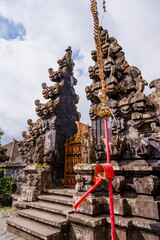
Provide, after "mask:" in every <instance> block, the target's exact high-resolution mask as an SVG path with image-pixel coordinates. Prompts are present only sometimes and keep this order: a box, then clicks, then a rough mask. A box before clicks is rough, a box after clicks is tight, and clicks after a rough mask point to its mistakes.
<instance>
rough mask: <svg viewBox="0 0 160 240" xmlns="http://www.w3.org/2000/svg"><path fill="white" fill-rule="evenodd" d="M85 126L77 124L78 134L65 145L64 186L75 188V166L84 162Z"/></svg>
mask: <svg viewBox="0 0 160 240" xmlns="http://www.w3.org/2000/svg"><path fill="white" fill-rule="evenodd" d="M85 126H86V125H85V124H83V123H79V122H78V123H77V127H78V133H77V134H75V135H74V136H73V137H71V138H70V139H67V141H66V143H65V170H64V186H65V187H75V185H76V180H75V175H76V173H75V171H74V166H75V165H76V164H77V163H82V162H83V157H82V143H81V141H82V138H83V131H84V128H85Z"/></svg>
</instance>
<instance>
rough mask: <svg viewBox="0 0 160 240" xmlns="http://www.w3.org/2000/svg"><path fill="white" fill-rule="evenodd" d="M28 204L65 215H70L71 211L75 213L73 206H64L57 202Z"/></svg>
mask: <svg viewBox="0 0 160 240" xmlns="http://www.w3.org/2000/svg"><path fill="white" fill-rule="evenodd" d="M27 206H28V207H30V208H34V209H40V210H43V211H47V212H51V213H55V214H60V215H63V216H68V214H69V213H73V212H74V210H73V207H70V206H66V205H65V206H64V205H61V204H57V203H49V202H30V203H27Z"/></svg>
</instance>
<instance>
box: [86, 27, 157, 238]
mask: <svg viewBox="0 0 160 240" xmlns="http://www.w3.org/2000/svg"><path fill="white" fill-rule="evenodd" d="M100 32H101V46H102V52H103V66H104V74H105V85H106V86H105V87H106V96H107V105H108V107H109V108H110V109H111V111H112V114H113V117H112V119H111V136H110V138H111V139H110V155H111V164H112V165H113V167H114V171H115V176H116V177H115V178H114V179H113V182H112V183H113V193H114V196H113V199H114V210H115V214H116V216H115V219H116V221H115V223H116V234H117V236H116V237H117V239H119V240H124V239H126V240H130V239H153V240H154V239H159V237H158V236H159V233H160V230H159V226H160V224H159V221H160V188H159V186H160V177H159V170H160V105H159V104H160V79H156V80H153V81H151V83H150V84H149V87H150V88H154V89H155V90H154V91H153V92H152V93H151V94H150V95H148V96H146V95H145V94H144V88H145V86H146V85H148V83H147V81H146V80H144V79H143V77H142V75H141V72H140V70H139V69H138V68H137V67H133V66H129V64H128V63H127V61H126V59H125V54H124V52H123V51H122V47H121V46H120V45H119V44H118V42H117V40H116V39H115V38H114V37H109V34H108V32H107V30H103V29H102V28H101V29H100ZM91 55H92V59H93V60H94V61H95V65H94V66H92V67H89V76H90V78H91V79H92V84H91V85H90V86H87V87H86V96H87V99H88V100H90V101H91V107H90V110H89V113H90V118H91V121H92V127H93V131H94V134H95V138H96V143H97V146H96V152H97V160H100V161H104V160H105V161H106V154H105V139H104V138H105V134H104V122H103V121H104V120H103V119H100V118H99V117H98V116H97V115H96V114H95V112H94V111H95V107H96V106H97V108H98V106H99V104H100V100H99V99H98V92H99V90H100V88H101V85H100V79H99V76H98V71H99V70H98V65H97V56H96V51H92V52H91ZM101 136H103V137H101ZM84 187H85V186H84ZM102 195H103V193H102ZM103 200H104V206H106V203H107V202H108V197H106V196H105V197H103ZM105 212H108V213H109V208H108V209H106V210H105ZM128 219H130V221H131V222H130V223H132V224H131V225H130V226H129V224H128V225H126V226H125V227H124V222H126V221H128ZM135 219H136V222H135ZM151 222H152V223H153V225H152V224H151ZM148 223H150V224H148ZM147 224H148V225H147ZM107 233H110V230H109V224H107ZM108 237H110V236H108ZM103 239H104V238H103Z"/></svg>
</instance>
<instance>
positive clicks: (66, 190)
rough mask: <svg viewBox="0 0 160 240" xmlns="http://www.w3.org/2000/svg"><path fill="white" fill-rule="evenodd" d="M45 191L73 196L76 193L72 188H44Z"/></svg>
mask: <svg viewBox="0 0 160 240" xmlns="http://www.w3.org/2000/svg"><path fill="white" fill-rule="evenodd" d="M45 193H49V194H53V195H61V196H66V197H73V196H74V195H75V193H76V190H75V189H74V188H61V189H55V188H54V189H46V190H45Z"/></svg>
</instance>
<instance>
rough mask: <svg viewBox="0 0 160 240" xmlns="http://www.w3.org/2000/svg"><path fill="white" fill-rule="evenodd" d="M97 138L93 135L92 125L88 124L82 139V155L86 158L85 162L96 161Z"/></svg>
mask: <svg viewBox="0 0 160 240" xmlns="http://www.w3.org/2000/svg"><path fill="white" fill-rule="evenodd" d="M95 145H96V143H95V138H94V135H93V130H92V127H90V126H89V125H87V126H86V128H85V130H84V136H83V139H82V147H83V149H82V156H83V158H84V161H83V163H89V164H90V163H94V162H96V156H95Z"/></svg>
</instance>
